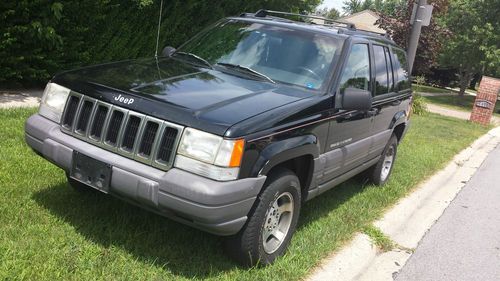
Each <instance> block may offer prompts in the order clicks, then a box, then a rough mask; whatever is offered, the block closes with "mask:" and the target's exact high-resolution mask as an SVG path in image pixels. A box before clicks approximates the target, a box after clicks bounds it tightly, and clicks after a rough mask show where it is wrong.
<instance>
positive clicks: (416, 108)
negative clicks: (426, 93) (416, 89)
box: [411, 93, 427, 115]
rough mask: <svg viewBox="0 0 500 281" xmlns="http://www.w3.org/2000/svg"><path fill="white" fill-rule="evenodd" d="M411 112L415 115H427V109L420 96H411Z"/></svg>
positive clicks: (415, 94)
mask: <svg viewBox="0 0 500 281" xmlns="http://www.w3.org/2000/svg"><path fill="white" fill-rule="evenodd" d="M411 110H412V112H413V114H415V115H425V113H427V107H426V103H425V100H424V98H422V96H421V95H419V94H417V93H414V94H413V103H412V104H411Z"/></svg>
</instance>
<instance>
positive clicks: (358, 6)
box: [342, 0, 363, 15]
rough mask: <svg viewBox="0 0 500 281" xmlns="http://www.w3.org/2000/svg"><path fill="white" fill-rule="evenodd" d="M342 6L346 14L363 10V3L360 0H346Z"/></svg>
mask: <svg viewBox="0 0 500 281" xmlns="http://www.w3.org/2000/svg"><path fill="white" fill-rule="evenodd" d="M342 8H343V9H344V11H345V12H346V13H347V14H349V15H352V14H355V13H358V12H361V11H363V3H362V2H361V0H346V1H344V6H343V7H342Z"/></svg>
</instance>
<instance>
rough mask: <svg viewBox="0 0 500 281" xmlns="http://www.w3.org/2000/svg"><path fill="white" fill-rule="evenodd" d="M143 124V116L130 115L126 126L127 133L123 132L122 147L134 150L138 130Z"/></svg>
mask: <svg viewBox="0 0 500 281" xmlns="http://www.w3.org/2000/svg"><path fill="white" fill-rule="evenodd" d="M140 124H141V118H139V117H137V116H130V118H129V119H128V122H127V126H125V133H123V140H122V148H123V149H125V150H127V151H133V150H134V143H135V139H136V137H137V132H138V131H139V125H140Z"/></svg>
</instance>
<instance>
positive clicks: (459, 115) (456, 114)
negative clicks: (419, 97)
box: [426, 103, 500, 126]
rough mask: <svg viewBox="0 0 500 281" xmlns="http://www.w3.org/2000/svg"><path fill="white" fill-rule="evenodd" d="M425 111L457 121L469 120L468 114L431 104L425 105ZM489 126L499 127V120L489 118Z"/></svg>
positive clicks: (494, 117) (493, 117)
mask: <svg viewBox="0 0 500 281" xmlns="http://www.w3.org/2000/svg"><path fill="white" fill-rule="evenodd" d="M426 107H427V110H428V111H429V112H432V113H437V114H441V115H445V116H450V117H455V118H458V119H463V120H469V117H470V114H471V113H470V112H467V111H460V110H454V109H450V108H447V107H443V106H439V105H436V104H432V103H427V104H426ZM491 124H492V125H494V126H500V118H498V117H496V116H492V117H491Z"/></svg>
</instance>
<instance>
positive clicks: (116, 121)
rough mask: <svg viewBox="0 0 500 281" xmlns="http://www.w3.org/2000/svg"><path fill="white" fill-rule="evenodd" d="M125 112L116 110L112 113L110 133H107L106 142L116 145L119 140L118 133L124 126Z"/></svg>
mask: <svg viewBox="0 0 500 281" xmlns="http://www.w3.org/2000/svg"><path fill="white" fill-rule="evenodd" d="M123 116H124V113H123V112H121V111H114V112H113V114H111V121H109V127H108V133H107V134H106V143H108V144H110V145H112V146H115V145H116V141H117V140H118V133H119V132H120V128H121V126H122V122H123Z"/></svg>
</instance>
